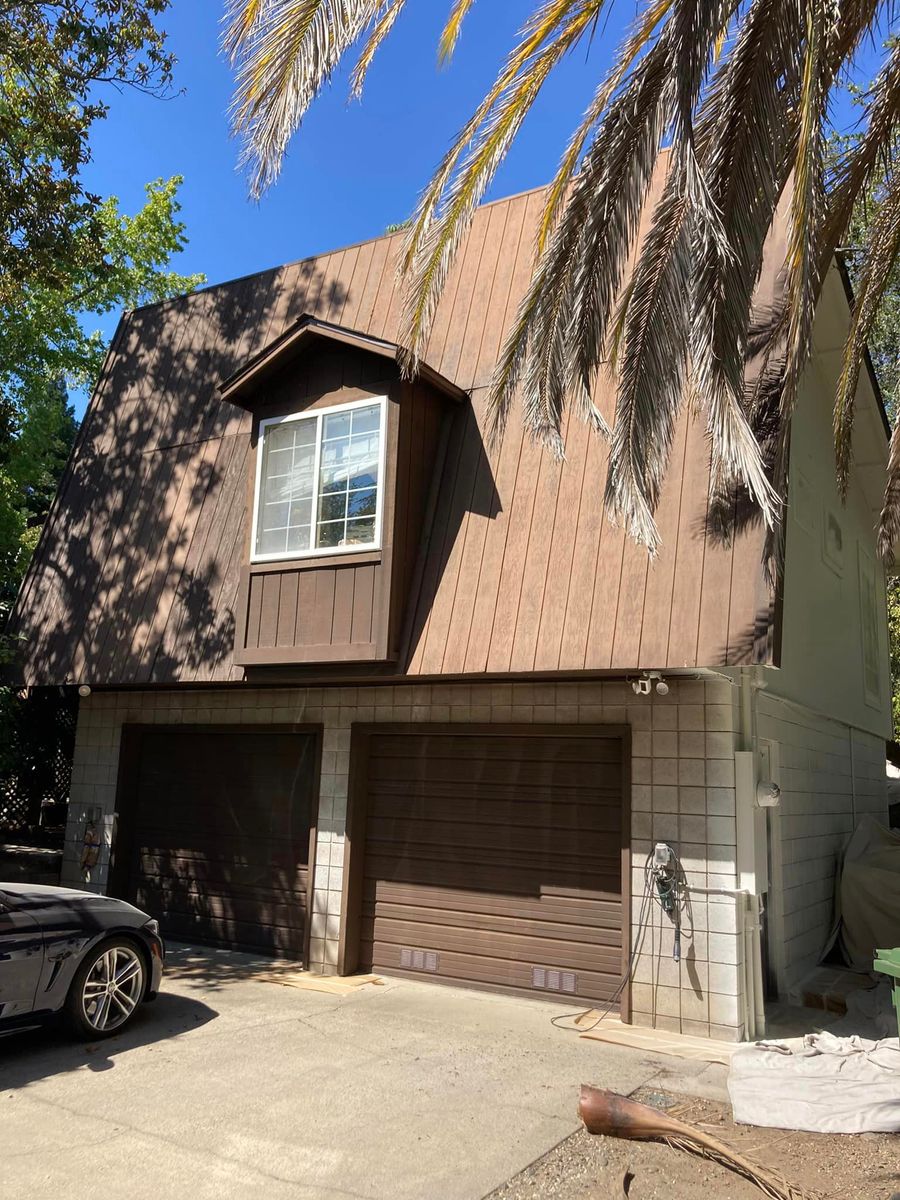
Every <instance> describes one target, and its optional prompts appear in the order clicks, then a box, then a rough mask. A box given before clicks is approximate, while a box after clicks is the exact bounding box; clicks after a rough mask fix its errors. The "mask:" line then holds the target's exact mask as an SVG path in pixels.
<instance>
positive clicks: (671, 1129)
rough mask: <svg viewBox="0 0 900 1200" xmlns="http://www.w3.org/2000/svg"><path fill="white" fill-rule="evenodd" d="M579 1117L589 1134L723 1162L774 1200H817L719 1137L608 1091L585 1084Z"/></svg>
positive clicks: (580, 1101)
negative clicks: (661, 1146)
mask: <svg viewBox="0 0 900 1200" xmlns="http://www.w3.org/2000/svg"><path fill="white" fill-rule="evenodd" d="M578 1115H579V1116H580V1117H581V1119H582V1121H583V1122H584V1125H585V1128H586V1129H587V1131H588V1132H589V1133H594V1134H601V1135H606V1136H607V1137H620V1138H629V1139H632V1140H635V1141H656V1142H665V1143H666V1144H667V1145H669V1146H674V1147H676V1148H677V1149H679V1150H687V1151H688V1152H689V1153H691V1154H699V1155H700V1156H701V1157H703V1158H708V1159H710V1160H711V1161H712V1162H717V1163H720V1164H721V1165H722V1166H723V1167H727V1168H728V1169H729V1170H730V1171H734V1172H735V1173H736V1174H738V1175H741V1176H743V1178H744V1179H748V1180H749V1181H750V1182H751V1183H752V1184H755V1185H756V1187H758V1188H759V1190H760V1191H761V1192H764V1193H765V1195H767V1196H769V1197H770V1198H771V1200H813V1197H812V1195H811V1193H809V1192H804V1191H801V1190H800V1189H799V1188H796V1187H793V1186H792V1185H791V1184H790V1183H788V1182H787V1181H786V1180H785V1179H783V1178H782V1177H781V1176H780V1175H777V1174H776V1173H775V1172H774V1171H770V1170H768V1169H767V1168H765V1167H761V1166H758V1165H757V1164H756V1163H753V1162H751V1161H750V1159H748V1158H745V1157H744V1156H743V1155H742V1154H739V1153H738V1152H737V1151H735V1150H732V1149H731V1148H730V1147H729V1146H726V1145H725V1143H724V1142H720V1141H719V1140H718V1138H714V1137H711V1136H710V1135H709V1134H708V1133H704V1132H703V1131H702V1130H700V1129H695V1128H694V1127H693V1126H692V1125H687V1124H686V1123H685V1122H684V1121H679V1120H677V1119H676V1118H675V1117H670V1116H667V1115H666V1114H665V1113H661V1112H659V1111H658V1110H657V1109H655V1108H651V1107H650V1106H649V1105H647V1104H639V1103H638V1102H637V1101H636V1100H629V1099H627V1097H625V1096H620V1095H618V1094H617V1093H616V1092H610V1091H607V1090H606V1089H605V1088H594V1087H588V1086H587V1085H582V1088H581V1097H580V1099H579V1103H578Z"/></svg>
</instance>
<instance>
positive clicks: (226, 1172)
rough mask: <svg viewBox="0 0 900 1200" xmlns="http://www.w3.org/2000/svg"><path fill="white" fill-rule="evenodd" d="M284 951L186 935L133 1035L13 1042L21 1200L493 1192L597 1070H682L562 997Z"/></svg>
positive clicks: (598, 1075)
mask: <svg viewBox="0 0 900 1200" xmlns="http://www.w3.org/2000/svg"><path fill="white" fill-rule="evenodd" d="M270 967H271V964H270V963H266V962H264V961H261V960H258V959H254V958H251V957H249V956H247V955H240V954H231V953H226V952H215V951H198V950H191V949H188V948H178V947H177V948H175V949H174V951H173V952H172V954H171V955H170V963H169V971H168V975H167V979H166V982H165V992H164V994H163V995H161V996H160V998H159V999H158V1000H157V1002H156V1003H155V1004H153V1005H148V1006H147V1007H146V1008H145V1009H144V1011H143V1012H142V1014H141V1015H140V1017H139V1018H138V1019H137V1021H136V1022H135V1024H134V1026H133V1027H132V1029H131V1030H130V1031H129V1032H127V1033H126V1034H123V1035H122V1036H120V1037H117V1038H113V1039H111V1040H109V1041H106V1042H102V1043H98V1044H96V1045H93V1046H89V1047H87V1048H86V1047H85V1046H83V1045H80V1044H78V1045H76V1044H73V1043H71V1042H68V1041H67V1040H66V1039H65V1038H64V1037H63V1036H62V1034H60V1033H58V1032H55V1031H42V1032H37V1033H29V1034H19V1035H16V1036H14V1037H7V1038H5V1039H0V1154H2V1180H3V1183H2V1186H0V1195H2V1197H3V1200H6V1198H7V1197H8V1198H9V1200H12V1198H13V1197H15V1198H16V1200H49V1198H51V1197H54V1198H56V1197H65V1198H66V1200H88V1198H91V1200H96V1197H97V1196H105V1197H110V1198H111V1200H118V1198H119V1197H122V1198H125V1197H128V1198H129V1200H143V1198H144V1197H146V1200H166V1198H168V1197H177V1198H178V1200H226V1198H231V1197H239V1198H240V1200H256V1198H259V1200H263V1198H265V1200H280V1198H281V1197H292V1198H302V1197H324V1198H330V1197H347V1196H353V1197H365V1198H367V1200H381V1198H384V1200H387V1198H390V1200H395V1198H405V1197H409V1198H410V1200H423V1198H424V1197H428V1198H429V1200H445V1198H446V1200H478V1198H480V1197H482V1196H484V1195H485V1194H486V1193H488V1192H490V1191H491V1190H492V1189H493V1188H495V1187H497V1186H498V1185H499V1184H501V1183H503V1182H504V1181H505V1180H506V1179H508V1178H509V1177H510V1176H512V1175H514V1174H516V1173H517V1172H518V1171H520V1170H522V1169H523V1168H524V1167H526V1166H527V1165H528V1164H529V1163H531V1162H533V1161H534V1160H535V1159H536V1158H538V1157H539V1156H540V1155H542V1154H543V1153H545V1152H546V1151H547V1150H549V1149H551V1148H552V1147H553V1146H554V1145H556V1143H558V1142H559V1141H560V1140H561V1139H563V1138H564V1137H566V1136H567V1135H568V1134H569V1133H571V1132H573V1131H574V1130H575V1129H576V1128H577V1125H578V1122H577V1118H576V1115H575V1105H576V1101H577V1094H578V1086H579V1084H581V1083H582V1082H590V1083H595V1084H599V1085H601V1086H606V1087H612V1088H615V1089H616V1090H618V1091H622V1092H630V1091H632V1090H633V1089H634V1088H636V1087H638V1086H640V1085H641V1084H644V1083H646V1082H648V1081H649V1080H650V1079H651V1078H653V1077H654V1076H655V1075H657V1074H658V1073H659V1072H660V1070H661V1069H665V1067H666V1063H665V1060H656V1059H653V1058H651V1057H648V1056H647V1055H646V1054H643V1053H639V1052H635V1051H631V1050H626V1049H623V1048H619V1047H612V1046H609V1047H607V1046H604V1045H602V1044H600V1043H598V1042H592V1041H586V1040H583V1039H580V1038H578V1037H577V1036H576V1035H574V1034H572V1033H568V1032H564V1031H562V1030H559V1029H557V1028H555V1027H554V1026H553V1025H551V1023H550V1019H551V1017H553V1016H554V1015H557V1014H558V1013H560V1012H562V1011H564V1009H559V1008H556V1007H555V1006H554V1005H551V1004H547V1003H545V1002H539V1001H530V1000H517V999H508V998H505V997H498V996H493V995H488V994H481V993H475V992H467V991H463V990H457V989H451V988H444V987H441V986H437V985H426V984H418V983H410V982H407V981H397V980H385V981H384V983H383V986H376V985H368V986H366V987H363V988H360V989H357V990H355V991H354V992H352V993H350V994H347V995H342V996H334V995H328V994H325V993H322V992H315V991H308V990H301V989H297V988H293V987H284V986H280V985H278V984H274V983H271V982H265V981H263V980H262V979H261V978H260V977H259V972H260V970H261V969H266V968H270ZM576 1007H577V1006H576ZM669 1065H672V1060H669ZM689 1070H690V1068H689ZM671 1085H672V1084H671V1079H669V1080H668V1086H670V1087H671Z"/></svg>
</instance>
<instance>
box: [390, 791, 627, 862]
mask: <svg viewBox="0 0 900 1200" xmlns="http://www.w3.org/2000/svg"><path fill="white" fill-rule="evenodd" d="M550 812H551V809H550V807H549V806H548V814H549V813H550ZM550 819H552V818H551V817H549V816H548V821H549V820H550ZM369 829H370V831H371V837H372V839H373V842H375V843H376V844H377V843H378V842H384V841H387V840H391V841H394V842H396V843H398V844H400V845H403V846H409V847H410V848H413V847H415V848H416V849H417V850H418V849H419V848H422V849H426V850H427V849H428V847H435V848H442V849H443V850H444V851H445V853H446V854H447V856H448V857H449V856H452V855H453V853H454V852H455V851H457V850H459V851H466V850H468V849H471V848H475V847H484V846H485V844H487V845H489V846H495V847H497V857H498V858H499V859H500V860H501V865H502V863H505V862H506V861H510V862H514V861H516V859H517V858H521V857H522V856H523V855H529V856H531V857H532V858H533V853H534V843H535V840H536V839H540V841H541V843H542V857H543V858H545V859H548V858H549V859H552V858H554V857H559V858H561V859H562V860H563V861H565V860H567V859H571V860H572V861H575V862H577V861H579V860H585V861H593V860H594V859H595V858H596V857H597V856H598V855H602V854H604V853H606V854H607V855H608V851H609V841H610V836H611V835H612V834H616V835H617V834H618V829H611V830H609V831H606V832H601V831H597V830H595V829H578V828H575V827H572V826H570V825H565V826H562V827H560V826H558V825H550V824H547V825H544V826H543V827H542V826H540V825H532V824H530V823H529V824H528V825H523V824H520V823H519V822H518V821H514V820H510V821H506V822H503V821H478V822H474V821H471V822H467V821H463V820H458V819H457V818H456V816H455V814H454V815H453V816H452V817H448V818H447V819H446V820H438V819H436V818H428V817H427V816H426V815H424V814H423V815H422V817H420V818H416V817H413V818H409V819H407V820H400V819H399V818H397V819H396V820H391V819H390V818H379V817H374V818H372V820H371V821H370V822H369ZM411 856H412V850H411V852H410V857H411Z"/></svg>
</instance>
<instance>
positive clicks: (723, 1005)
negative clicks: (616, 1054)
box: [64, 679, 743, 1040]
mask: <svg viewBox="0 0 900 1200" xmlns="http://www.w3.org/2000/svg"><path fill="white" fill-rule="evenodd" d="M670 682H671V690H670V692H669V695H668V696H666V697H664V698H663V697H658V696H656V695H655V694H654V695H652V696H651V697H646V698H644V697H636V696H635V695H634V693H633V691H632V690H631V688H630V686H629V685H628V684H627V683H622V682H599V681H585V682H577V683H576V682H573V683H526V682H522V683H518V682H516V683H479V684H441V685H433V686H432V685H428V684H423V685H399V686H381V685H379V686H373V687H359V688H356V687H342V688H331V689H327V688H316V689H303V688H290V689H279V690H249V689H246V688H243V687H240V688H239V687H234V688H231V689H220V690H215V691H189V690H180V691H157V692H117V693H116V692H107V693H103V692H98V693H94V695H92V696H91V697H90V698H89V699H88V700H86V701H84V702H83V703H82V706H81V711H80V716H79V722H78V733H77V739H76V750H75V765H74V771H73V785H72V804H71V809H70V825H69V831H68V840H67V844H66V854H65V862H64V882H66V883H69V884H81V883H82V876H81V872H80V870H79V866H78V862H79V855H80V851H81V838H82V830H83V820H84V816H85V811H86V806H97V807H99V809H101V810H102V812H103V813H104V814H106V816H107V818H109V816H110V814H112V813H113V812H114V810H115V803H116V778H117V771H118V757H119V742H120V737H121V728H122V725H123V724H125V723H131V722H147V723H161V724H169V723H185V722H190V723H210V724H213V723H215V724H220V723H230V722H234V723H262V724H265V723H269V722H285V721H309V722H317V723H318V722H321V723H322V724H323V725H324V730H325V732H324V742H323V758H322V787H321V797H320V802H319V813H318V847H317V858H316V867H315V876H314V903H313V913H312V918H311V920H312V931H311V942H310V965H311V966H312V967H313V968H314V969H318V970H323V971H331V970H333V969H334V966H335V963H336V961H337V946H338V940H337V939H338V935H339V930H340V921H341V888H342V884H343V864H344V839H345V831H346V829H345V826H346V814H347V791H348V768H349V761H350V737H351V725H352V723H353V722H354V721H360V722H362V721H367V722H368V721H448V720H449V721H460V722H465V721H493V722H501V721H503V722H509V721H514V722H523V723H526V724H527V723H531V722H556V721H558V722H580V723H585V724H624V723H627V724H629V725H630V726H631V728H632V752H633V760H632V783H633V787H632V809H633V817H632V830H631V832H632V855H633V869H632V875H633V879H632V911H633V938H634V945H635V948H636V958H635V968H634V984H633V992H632V999H633V1007H634V1019H635V1021H636V1022H638V1023H641V1024H655V1025H657V1026H659V1027H662V1028H665V1029H669V1030H675V1031H679V1030H680V1031H683V1032H686V1033H694V1034H712V1036H714V1037H719V1038H724V1039H729V1040H735V1039H736V1038H738V1037H739V1035H740V1032H741V1027H742V1022H743V999H742V996H741V990H742V983H741V979H742V964H743V940H742V937H741V936H740V935H739V931H738V917H737V906H738V901H737V900H736V899H735V898H734V897H732V896H729V895H718V894H717V895H707V894H706V892H705V891H704V890H703V889H706V888H714V889H723V890H727V889H734V887H735V807H734V805H735V800H734V796H735V792H734V733H733V730H734V721H735V717H734V688H733V685H731V684H730V683H729V682H727V681H723V680H717V679H708V680H702V679H693V680H683V681H675V680H671V681H670ZM656 840H666V841H669V842H671V843H672V844H674V845H675V846H676V848H677V849H678V852H679V854H680V856H681V859H682V863H683V865H684V868H685V871H686V875H687V881H688V885H689V887H690V889H691V893H690V910H689V912H688V913H687V914H686V916H685V922H684V924H685V930H684V935H683V947H682V952H683V959H682V961H681V963H675V962H674V961H673V959H672V943H673V931H672V926H671V923H670V921H669V918H668V917H666V916H665V915H664V914H662V913H661V911H660V909H659V908H658V906H656V905H653V906H652V907H649V906H647V905H646V904H644V861H645V859H646V857H647V855H648V853H649V852H650V850H651V847H652V845H653V843H654V841H656ZM106 860H107V853H106V852H105V853H104V857H103V860H102V861H101V863H100V865H99V867H98V869H97V870H96V871H95V872H94V873H93V879H92V880H91V881H90V886H92V887H96V888H99V889H102V888H103V886H104V883H105V864H106ZM642 910H643V917H644V920H643V923H642V924H639V918H640V917H641V914H642Z"/></svg>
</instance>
